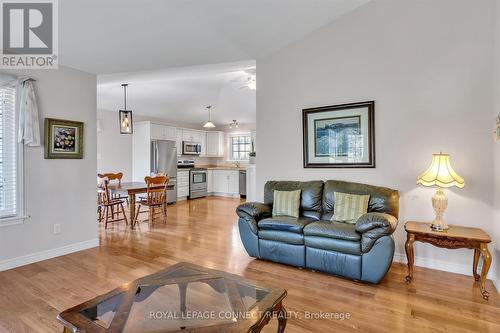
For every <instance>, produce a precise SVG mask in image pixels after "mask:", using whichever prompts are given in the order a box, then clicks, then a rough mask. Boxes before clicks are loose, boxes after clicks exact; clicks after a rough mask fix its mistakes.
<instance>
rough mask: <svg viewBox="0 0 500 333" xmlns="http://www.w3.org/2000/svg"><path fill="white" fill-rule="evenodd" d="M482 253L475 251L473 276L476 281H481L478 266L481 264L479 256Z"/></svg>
mask: <svg viewBox="0 0 500 333" xmlns="http://www.w3.org/2000/svg"><path fill="white" fill-rule="evenodd" d="M480 255H481V251H480V250H479V249H474V260H473V262H472V275H473V276H474V280H475V281H479V274H477V264H478V263H479V256H480Z"/></svg>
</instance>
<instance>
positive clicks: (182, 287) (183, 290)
mask: <svg viewBox="0 0 500 333" xmlns="http://www.w3.org/2000/svg"><path fill="white" fill-rule="evenodd" d="M178 286H179V294H180V296H181V297H180V301H181V304H180V308H181V312H182V314H183V315H184V314H185V313H186V310H187V308H186V293H187V283H180V284H179V285H178Z"/></svg>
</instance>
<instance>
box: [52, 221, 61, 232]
mask: <svg viewBox="0 0 500 333" xmlns="http://www.w3.org/2000/svg"><path fill="white" fill-rule="evenodd" d="M60 233H61V225H60V224H58V223H56V224H54V235H57V234H60Z"/></svg>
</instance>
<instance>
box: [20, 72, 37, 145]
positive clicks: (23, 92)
mask: <svg viewBox="0 0 500 333" xmlns="http://www.w3.org/2000/svg"><path fill="white" fill-rule="evenodd" d="M19 81H20V82H19V85H18V92H19V95H18V96H19V128H18V132H17V141H18V142H22V143H23V144H24V145H26V146H30V147H38V146H40V124H39V120H38V105H37V102H36V95H35V87H34V86H33V80H31V79H24V80H23V79H21V80H19Z"/></svg>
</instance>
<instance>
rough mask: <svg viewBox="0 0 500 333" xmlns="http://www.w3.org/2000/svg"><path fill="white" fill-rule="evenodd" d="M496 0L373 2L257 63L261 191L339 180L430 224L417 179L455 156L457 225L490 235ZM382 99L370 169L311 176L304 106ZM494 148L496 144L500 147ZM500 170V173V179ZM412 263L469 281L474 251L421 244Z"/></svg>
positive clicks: (452, 199) (427, 197) (428, 191)
mask: <svg viewBox="0 0 500 333" xmlns="http://www.w3.org/2000/svg"><path fill="white" fill-rule="evenodd" d="M493 25H494V22H493V1H467V0H460V1H457V0H440V1H435V0H421V1H406V0H405V1H402V0H374V1H371V2H369V3H368V4H366V5H364V6H362V7H360V8H358V9H356V10H355V11H353V12H351V13H349V14H347V15H346V16H344V17H342V18H340V19H339V20H337V21H335V22H333V23H331V24H329V25H328V26H325V27H323V28H322V29H320V30H318V31H316V32H313V33H312V34H310V35H308V36H306V37H305V38H303V39H302V40H300V41H298V42H296V43H294V44H291V45H289V46H287V47H285V48H283V49H281V50H279V51H278V52H276V53H274V54H273V55H271V56H269V57H266V58H263V59H258V60H257V68H258V79H259V86H258V90H257V136H258V138H259V139H258V142H257V151H258V154H257V165H258V169H257V178H258V180H257V183H258V185H257V186H258V189H260V193H259V195H260V197H261V198H262V196H263V193H262V189H263V186H264V183H265V181H267V180H270V179H277V180H287V179H288V180H297V179H298V180H308V179H323V180H325V179H340V180H348V181H354V182H364V183H369V184H374V185H383V186H388V187H391V188H395V189H398V190H399V191H400V194H401V200H400V223H399V226H398V228H397V231H396V232H395V239H396V243H397V249H396V252H397V255H396V260H405V258H404V247H403V246H404V241H405V239H406V234H405V231H404V227H403V225H404V222H406V221H408V220H422V221H430V220H431V219H432V218H433V217H434V211H433V209H432V206H431V197H432V196H433V194H434V191H435V190H434V189H432V188H424V187H417V186H416V185H415V179H416V176H417V175H418V174H419V173H421V172H422V171H424V170H425V169H426V168H427V167H428V166H429V164H430V161H431V154H432V153H435V152H439V151H444V152H449V153H450V154H451V161H452V165H453V166H454V168H455V170H456V171H457V172H458V173H459V174H460V175H461V176H463V177H464V178H465V181H466V186H465V188H464V189H451V190H447V193H448V194H447V195H448V197H449V206H448V210H447V211H446V215H445V218H446V220H447V221H448V222H449V223H450V224H458V225H465V226H475V227H480V228H483V229H485V230H486V231H487V232H489V233H490V234H493V208H492V207H493V193H494V191H493V183H492V178H493V170H494V169H493V157H492V156H493V154H492V153H493V144H492V139H491V129H492V126H491V110H492V100H493V96H492V84H493V75H492V64H493ZM367 100H375V101H376V105H375V127H376V130H375V135H376V163H377V165H376V168H375V169H304V168H303V167H302V121H301V115H302V113H301V110H302V109H303V108H308V107H315V106H324V105H334V104H342V103H348V102H359V101H367ZM497 148H498V146H497ZM496 172H497V173H498V171H496ZM415 253H416V257H417V258H416V264H417V265H427V266H429V267H434V268H438V269H446V270H451V271H456V272H462V273H465V274H470V272H471V268H470V267H471V262H472V252H471V251H470V250H454V251H450V250H444V249H439V248H435V247H432V246H430V245H426V244H420V243H419V244H417V245H416V249H415Z"/></svg>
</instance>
